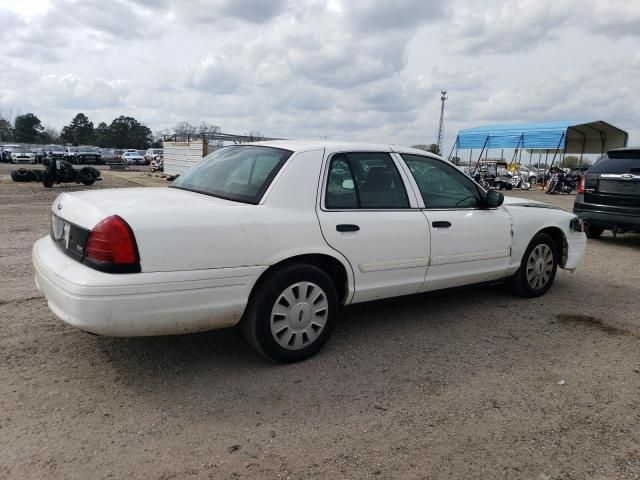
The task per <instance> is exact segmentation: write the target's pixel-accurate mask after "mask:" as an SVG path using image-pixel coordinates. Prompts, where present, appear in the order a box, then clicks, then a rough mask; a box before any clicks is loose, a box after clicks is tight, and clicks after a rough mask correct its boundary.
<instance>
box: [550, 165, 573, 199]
mask: <svg viewBox="0 0 640 480" xmlns="http://www.w3.org/2000/svg"><path fill="white" fill-rule="evenodd" d="M549 173H551V179H550V180H549V184H548V185H547V189H546V190H545V193H548V194H549V195H554V194H556V193H557V194H564V195H567V194H569V193H571V191H572V190H573V188H575V186H574V185H573V183H572V181H570V180H567V178H566V177H567V175H566V173H564V171H563V170H561V169H559V168H557V169H555V170H553V171H550V172H549Z"/></svg>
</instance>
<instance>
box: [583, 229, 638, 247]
mask: <svg viewBox="0 0 640 480" xmlns="http://www.w3.org/2000/svg"><path fill="white" fill-rule="evenodd" d="M589 241H590V242H602V243H605V244H607V245H612V246H614V245H619V246H621V247H623V246H624V247H640V234H630V233H623V234H620V235H616V236H615V237H614V236H613V234H612V233H611V232H609V231H607V232H605V233H604V234H603V235H602V236H601V237H599V238H592V239H590V240H589Z"/></svg>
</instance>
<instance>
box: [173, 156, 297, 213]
mask: <svg viewBox="0 0 640 480" xmlns="http://www.w3.org/2000/svg"><path fill="white" fill-rule="evenodd" d="M291 153H292V152H290V151H289V150H282V149H279V148H272V147H262V146H250V145H239V146H229V147H223V148H220V149H218V150H216V151H215V152H213V153H211V154H210V155H207V156H206V157H205V158H203V159H202V160H201V161H200V162H198V164H196V165H195V166H194V167H192V168H191V169H190V170H188V171H187V172H186V173H185V174H183V175H181V176H180V177H178V179H176V180H175V182H173V185H171V186H172V187H175V188H181V189H184V190H190V191H193V192H198V193H204V194H207V195H213V196H215V197H220V198H225V199H228V200H234V201H239V202H244V203H252V204H257V203H259V202H260V199H261V198H262V195H264V192H265V191H266V190H267V188H268V187H269V185H270V184H271V181H272V180H273V178H274V177H275V176H276V174H277V173H278V171H279V170H280V168H281V167H282V165H283V164H284V162H286V161H287V159H288V158H289V157H290V156H291Z"/></svg>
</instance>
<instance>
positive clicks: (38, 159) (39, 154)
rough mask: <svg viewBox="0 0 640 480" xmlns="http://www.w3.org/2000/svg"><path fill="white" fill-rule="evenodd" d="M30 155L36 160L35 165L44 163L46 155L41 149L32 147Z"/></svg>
mask: <svg viewBox="0 0 640 480" xmlns="http://www.w3.org/2000/svg"><path fill="white" fill-rule="evenodd" d="M31 153H33V156H34V157H35V159H36V163H42V162H43V161H44V158H45V157H46V153H45V151H44V148H43V147H32V148H31Z"/></svg>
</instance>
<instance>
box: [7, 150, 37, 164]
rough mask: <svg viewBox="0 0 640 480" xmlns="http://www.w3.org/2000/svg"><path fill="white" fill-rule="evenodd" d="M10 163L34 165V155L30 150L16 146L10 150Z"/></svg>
mask: <svg viewBox="0 0 640 480" xmlns="http://www.w3.org/2000/svg"><path fill="white" fill-rule="evenodd" d="M11 163H36V155H35V153H33V152H32V151H31V149H30V148H26V147H21V146H16V147H13V149H12V150H11Z"/></svg>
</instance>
